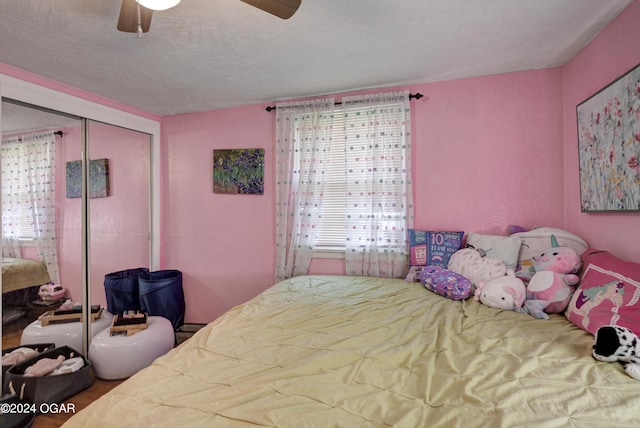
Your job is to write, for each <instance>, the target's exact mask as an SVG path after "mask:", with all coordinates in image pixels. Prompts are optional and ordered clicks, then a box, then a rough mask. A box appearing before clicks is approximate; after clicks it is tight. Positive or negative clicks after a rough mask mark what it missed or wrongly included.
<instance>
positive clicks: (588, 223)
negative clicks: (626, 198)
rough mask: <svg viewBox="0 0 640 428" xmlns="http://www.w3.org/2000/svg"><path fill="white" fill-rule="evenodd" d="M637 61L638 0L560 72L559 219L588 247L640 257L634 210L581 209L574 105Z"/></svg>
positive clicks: (639, 32)
mask: <svg viewBox="0 0 640 428" xmlns="http://www.w3.org/2000/svg"><path fill="white" fill-rule="evenodd" d="M638 63H640V2H637V1H636V2H634V3H632V4H631V5H630V6H629V7H628V8H627V9H626V10H625V11H624V12H623V13H622V14H620V15H619V16H618V17H617V18H616V19H615V20H614V21H613V22H612V23H611V24H609V26H607V27H606V28H605V29H604V30H603V31H602V32H601V33H600V34H599V35H598V36H597V37H596V38H595V39H594V40H592V41H591V43H590V44H589V45H587V46H586V47H585V48H584V49H583V50H582V51H581V52H580V53H579V54H578V55H577V56H576V57H575V58H574V59H573V60H572V61H571V62H569V63H568V64H567V65H565V66H564V67H563V76H564V85H563V89H564V110H563V117H564V171H565V194H566V198H565V224H566V226H567V229H569V230H572V231H573V232H575V233H577V234H579V235H581V236H585V237H586V239H587V240H588V241H589V243H590V244H591V246H593V247H596V248H605V249H607V250H609V251H611V252H612V253H614V254H615V255H617V256H618V257H621V258H624V259H627V260H631V261H636V262H640V214H639V213H637V212H636V213H626V214H615V213H590V214H586V213H581V212H580V183H579V181H578V150H577V148H578V136H577V125H576V106H577V105H578V104H580V103H581V102H582V101H584V100H585V99H587V98H589V97H590V96H591V95H593V94H594V93H596V92H598V91H599V90H600V89H602V88H603V87H605V86H606V85H608V84H609V83H610V82H611V81H613V80H615V79H616V78H617V77H619V76H621V75H622V74H624V73H625V72H627V71H628V70H630V69H631V68H632V67H634V66H635V65H637V64H638Z"/></svg>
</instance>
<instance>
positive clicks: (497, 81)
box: [163, 69, 563, 322]
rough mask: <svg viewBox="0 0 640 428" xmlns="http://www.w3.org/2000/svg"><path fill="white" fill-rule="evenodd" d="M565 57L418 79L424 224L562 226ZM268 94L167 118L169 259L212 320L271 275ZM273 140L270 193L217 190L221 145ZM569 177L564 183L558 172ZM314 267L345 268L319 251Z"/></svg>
mask: <svg viewBox="0 0 640 428" xmlns="http://www.w3.org/2000/svg"><path fill="white" fill-rule="evenodd" d="M561 87H562V74H561V70H560V69H551V70H541V71H532V72H525V73H512V74H506V75H500V76H489V77H481V78H474V79H465V80H457V81H450V82H442V83H434V84H426V85H417V86H412V87H411V88H410V89H411V90H412V91H419V92H422V93H423V94H425V95H426V97H425V98H423V99H422V100H420V101H413V104H412V109H413V156H414V160H413V165H414V172H413V175H414V191H415V207H416V208H415V211H416V226H417V227H420V228H433V229H448V228H451V229H456V230H465V231H476V232H484V233H495V234H502V233H504V231H505V229H506V227H507V226H508V225H509V224H513V223H516V224H521V225H524V226H529V227H533V226H538V225H546V226H556V227H561V226H562V220H563V202H562V201H563V187H562V181H563V172H562V115H561ZM273 124H274V113H267V112H265V111H264V106H250V107H244V108H237V109H226V110H219V111H210V112H206V113H193V114H185V115H179V116H173V117H167V118H165V119H164V120H163V145H164V146H163V150H164V153H165V154H166V156H165V157H164V158H163V159H164V161H165V162H166V164H165V168H166V173H165V174H164V177H165V182H164V183H163V185H164V186H165V187H164V191H163V194H164V196H165V199H164V218H163V225H164V230H165V237H164V243H165V248H164V260H165V264H166V265H167V266H168V268H176V269H181V270H182V271H183V272H185V294H186V296H187V319H188V321H194V322H205V321H210V320H211V319H213V318H214V317H215V316H217V315H219V314H221V313H222V312H223V311H225V310H226V309H228V308H229V307H231V306H233V305H236V304H238V303H241V302H243V301H245V300H246V299H248V298H250V297H252V296H254V295H255V294H257V293H258V292H260V291H262V290H263V289H264V288H266V287H267V286H269V285H271V284H272V282H273V278H274V263H275V248H274V233H275V232H274V198H275V196H274V195H275V193H274V190H273V175H274V168H273V150H274V140H273V132H274V128H273ZM242 147H264V148H265V150H266V152H265V159H266V166H267V167H266V177H265V181H266V182H265V194H264V195H262V196H237V195H219V194H214V193H213V192H212V183H211V169H212V150H213V149H216V148H218V149H222V148H242ZM558 183H560V184H558ZM311 272H312V273H331V274H343V273H344V263H343V261H342V260H327V259H316V260H314V262H313V264H312V269H311Z"/></svg>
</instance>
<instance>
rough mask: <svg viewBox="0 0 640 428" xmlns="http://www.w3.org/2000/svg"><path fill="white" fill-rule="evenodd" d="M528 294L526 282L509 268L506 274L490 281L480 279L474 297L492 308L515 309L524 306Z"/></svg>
mask: <svg viewBox="0 0 640 428" xmlns="http://www.w3.org/2000/svg"><path fill="white" fill-rule="evenodd" d="M526 296H527V291H526V288H525V286H524V283H523V282H522V280H521V279H519V278H516V275H515V274H514V273H513V271H512V270H511V269H508V270H507V274H506V275H504V276H501V277H498V278H494V279H492V280H490V281H480V282H479V283H478V286H477V288H476V292H475V295H474V296H473V299H474V300H477V301H480V302H481V303H483V304H485V305H487V306H489V307H491V308H496V309H505V310H515V309H517V308H520V307H521V306H522V304H523V303H524V301H525V298H526Z"/></svg>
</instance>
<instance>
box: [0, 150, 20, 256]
mask: <svg viewBox="0 0 640 428" xmlns="http://www.w3.org/2000/svg"><path fill="white" fill-rule="evenodd" d="M20 141H21V139H20V138H19V137H11V138H3V139H2V153H1V157H2V255H3V256H4V257H17V258H21V257H22V247H21V246H20V225H21V221H20V219H21V217H22V209H21V205H20V201H21V199H22V195H21V192H20V187H21V183H20V182H19V180H18V175H17V174H18V173H19V171H20V169H21V168H20V167H19V165H20V162H21V159H23V158H24V155H23V154H22V153H23V152H24V150H22V148H21V147H20Z"/></svg>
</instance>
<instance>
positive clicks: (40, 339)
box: [20, 310, 113, 352]
mask: <svg viewBox="0 0 640 428" xmlns="http://www.w3.org/2000/svg"><path fill="white" fill-rule="evenodd" d="M112 319H113V315H111V314H110V313H109V312H107V311H106V310H102V314H101V315H100V318H98V319H96V320H95V321H94V322H92V323H91V338H93V337H94V336H95V335H97V334H98V333H99V332H100V331H102V330H104V329H105V328H107V327H109V326H110V325H111V320H112ZM36 343H53V344H55V345H56V346H64V345H66V346H69V347H70V348H73V349H75V350H76V351H78V352H82V323H81V322H80V321H75V322H65V323H57V324H49V325H44V326H43V325H42V323H40V321H38V320H36V321H34V322H32V323H31V324H29V325H28V326H26V327H25V328H24V330H23V331H22V337H21V338H20V345H33V344H36Z"/></svg>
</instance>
